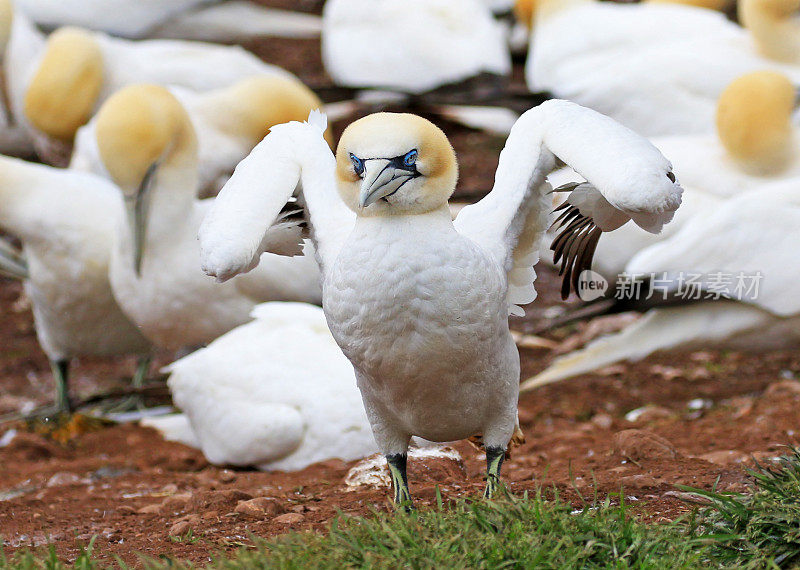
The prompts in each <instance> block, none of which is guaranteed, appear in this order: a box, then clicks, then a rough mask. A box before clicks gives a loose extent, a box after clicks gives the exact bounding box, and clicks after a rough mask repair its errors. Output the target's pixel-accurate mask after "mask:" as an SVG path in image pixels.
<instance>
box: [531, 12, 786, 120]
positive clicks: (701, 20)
mask: <svg viewBox="0 0 800 570" xmlns="http://www.w3.org/2000/svg"><path fill="white" fill-rule="evenodd" d="M785 1H786V0H742V2H741V3H740V4H741V6H742V9H743V10H745V9H752V10H755V11H759V12H765V13H766V12H769V11H772V10H773V7H774V6H773V5H778V4H781V5H782V3H783V2H785ZM792 1H795V2H796V0H792ZM538 6H539V7H538V9H537V11H536V16H535V17H534V18H533V24H534V26H533V32H532V39H531V42H530V51H529V55H528V62H527V66H526V80H527V83H528V86H529V88H530V89H531V90H533V91H549V92H551V93H553V94H555V95H556V96H558V97H563V98H566V99H570V100H573V101H575V102H578V103H580V104H582V105H586V106H589V107H591V108H593V109H596V110H598V111H600V112H602V113H605V114H607V115H609V116H611V117H613V118H615V119H617V120H619V121H620V122H621V123H623V124H624V125H626V126H628V127H630V128H632V129H634V130H635V131H637V132H639V133H640V134H643V135H646V136H660V135H673V134H687V133H707V132H711V131H712V130H713V125H714V115H715V110H716V101H717V98H718V96H719V95H720V93H721V92H722V91H723V90H724V89H725V87H726V86H727V85H728V84H730V82H731V81H733V80H734V79H736V78H737V77H739V76H740V75H742V74H745V73H748V72H751V71H757V70H762V69H774V70H780V71H782V72H784V73H786V74H787V75H789V76H790V78H792V80H793V81H796V82H800V67H798V66H797V65H796V63H794V64H792V63H791V62H786V61H779V60H776V59H770V58H768V57H765V56H763V55H760V54H759V53H758V51H757V50H756V47H755V46H756V45H760V44H761V43H762V39H764V38H763V36H765V35H766V32H765V30H764V29H759V30H758V31H757V30H756V29H753V30H752V32H751V31H749V30H745V29H742V28H741V27H739V26H737V25H736V24H734V23H732V22H730V21H728V20H726V19H725V17H724V16H723V15H722V14H720V13H717V12H713V11H710V10H705V9H701V8H695V7H692V6H683V5H672V4H662V3H640V4H635V5H621V4H614V3H610V2H593V1H590V0H572V1H570V2H560V1H558V0H542V2H541V3H539V4H538ZM772 24H773V25H774V28H775V38H774V40H773V41H781V40H779V39H777V38H778V37H779V36H780V37H784V36H783V34H779V33H778V30H777V28H778V27H779V25H782V24H779V23H778V22H777V21H776V20H774V21H772ZM787 41H788V40H787Z"/></svg>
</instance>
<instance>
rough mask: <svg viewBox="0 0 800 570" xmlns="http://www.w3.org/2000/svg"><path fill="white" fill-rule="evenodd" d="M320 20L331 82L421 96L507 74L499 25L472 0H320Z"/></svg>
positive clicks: (507, 62) (508, 63)
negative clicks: (487, 75)
mask: <svg viewBox="0 0 800 570" xmlns="http://www.w3.org/2000/svg"><path fill="white" fill-rule="evenodd" d="M322 17H323V29H322V58H323V61H324V63H325V69H326V70H327V71H328V73H329V74H330V76H331V77H332V78H333V80H334V82H336V83H337V84H339V85H345V86H348V87H359V88H380V89H389V90H393V91H401V92H405V93H422V92H425V91H429V90H432V89H435V88H437V87H440V86H442V85H446V84H450V83H458V82H460V81H463V80H465V79H469V78H470V77H474V76H477V75H480V74H482V73H490V74H494V75H501V76H503V75H508V74H509V73H510V72H511V58H510V55H509V52H508V45H507V42H506V37H505V32H504V30H503V27H502V25H501V24H500V23H498V22H497V21H495V19H494V18H493V17H492V14H491V11H490V10H489V9H488V7H487V6H486V5H484V4H483V2H481V1H480V0H380V1H378V2H376V1H374V0H328V1H327V2H326V3H325V8H324V11H323V16H322Z"/></svg>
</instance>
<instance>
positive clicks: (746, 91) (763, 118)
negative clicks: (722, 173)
mask: <svg viewBox="0 0 800 570" xmlns="http://www.w3.org/2000/svg"><path fill="white" fill-rule="evenodd" d="M795 97H796V95H795V90H794V87H793V85H792V83H791V82H790V81H789V79H788V78H787V77H786V76H784V75H783V74H781V73H777V72H774V71H757V72H754V73H748V74H747V75H743V76H742V77H740V78H738V79H736V80H735V81H733V83H731V84H730V85H729V86H728V87H727V88H726V89H725V91H724V92H723V93H722V95H721V96H720V99H719V103H718V104H717V132H718V133H719V138H720V141H721V142H722V145H723V146H724V147H725V149H726V150H727V151H728V153H729V154H730V155H731V156H732V157H733V158H735V159H736V160H737V161H739V162H740V163H741V164H742V165H743V166H744V167H745V168H748V169H751V170H754V171H759V172H768V171H774V170H776V169H781V168H782V167H783V166H785V165H786V163H787V162H788V161H789V160H790V159H791V149H792V145H791V141H792V125H791V120H790V119H791V115H792V112H793V109H794V107H795Z"/></svg>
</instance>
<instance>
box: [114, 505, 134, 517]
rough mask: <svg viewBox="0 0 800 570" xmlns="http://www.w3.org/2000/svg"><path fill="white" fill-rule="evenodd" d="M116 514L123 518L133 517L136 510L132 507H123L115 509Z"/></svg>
mask: <svg viewBox="0 0 800 570" xmlns="http://www.w3.org/2000/svg"><path fill="white" fill-rule="evenodd" d="M117 512H118V513H119V514H121V515H123V516H127V515H135V514H136V509H134V508H133V507H130V506H128V505H123V506H121V507H117Z"/></svg>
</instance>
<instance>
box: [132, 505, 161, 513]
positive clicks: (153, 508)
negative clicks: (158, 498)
mask: <svg viewBox="0 0 800 570" xmlns="http://www.w3.org/2000/svg"><path fill="white" fill-rule="evenodd" d="M136 512H137V513H139V514H140V515H157V514H159V513H161V505H159V504H155V503H154V504H152V505H147V506H144V507H142V508H141V509H139V510H138V511H136Z"/></svg>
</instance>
